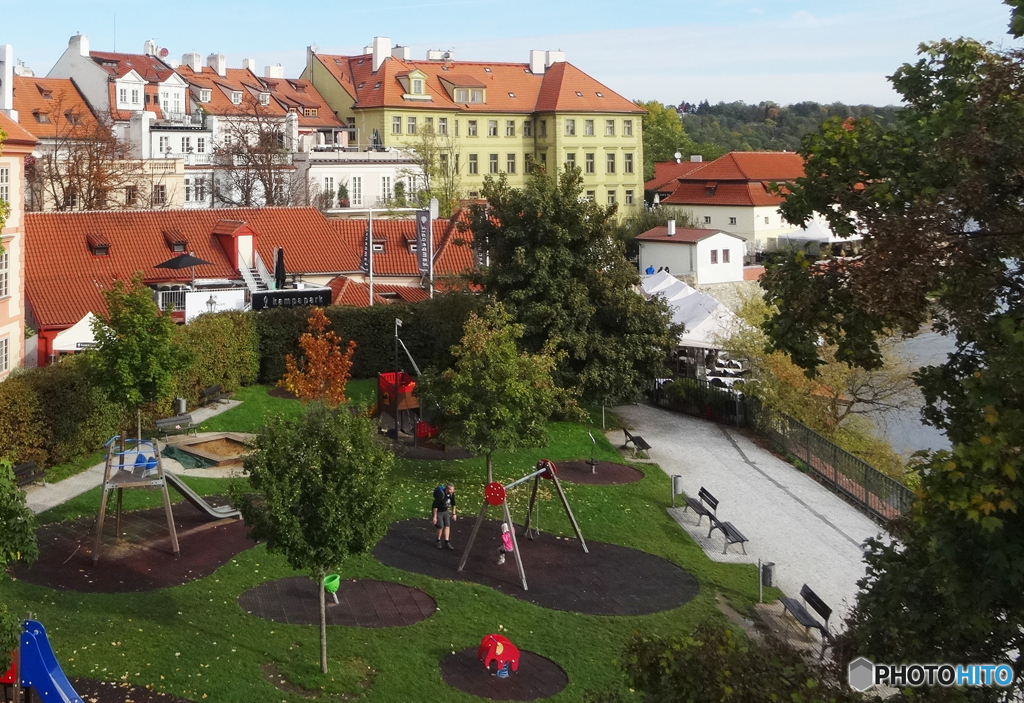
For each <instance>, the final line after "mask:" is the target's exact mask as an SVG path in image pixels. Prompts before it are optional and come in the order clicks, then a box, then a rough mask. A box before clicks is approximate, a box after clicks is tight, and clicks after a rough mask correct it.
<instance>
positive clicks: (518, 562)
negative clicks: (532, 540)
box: [501, 500, 530, 591]
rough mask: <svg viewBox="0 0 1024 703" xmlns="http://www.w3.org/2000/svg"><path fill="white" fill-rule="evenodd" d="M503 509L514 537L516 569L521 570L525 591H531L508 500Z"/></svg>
mask: <svg viewBox="0 0 1024 703" xmlns="http://www.w3.org/2000/svg"><path fill="white" fill-rule="evenodd" d="M501 507H503V508H504V509H505V524H507V525H508V531H509V534H510V535H512V550H513V551H514V552H515V555H516V568H517V569H519V578H520V579H521V580H522V582H523V590H524V591H529V590H530V589H529V587H527V585H526V571H524V570H523V557H522V556H521V555H520V554H519V540H517V539H516V528H515V525H513V524H512V515H511V514H510V513H509V511H508V501H507V500H506V501H505V502H504V503H502V504H501Z"/></svg>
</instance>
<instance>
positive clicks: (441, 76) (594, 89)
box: [316, 54, 644, 113]
mask: <svg viewBox="0 0 1024 703" xmlns="http://www.w3.org/2000/svg"><path fill="white" fill-rule="evenodd" d="M316 58H317V60H319V61H320V63H321V64H323V66H324V67H325V68H326V69H327V70H328V71H329V72H330V73H331V74H332V75H333V76H334V77H335V79H336V80H337V81H338V82H339V83H340V84H341V86H342V87H343V88H344V89H345V90H346V91H347V92H348V93H349V95H350V96H351V97H352V100H353V102H354V103H355V105H354V107H355V108H356V109H360V108H373V107H407V108H408V107H415V108H417V109H430V108H436V109H443V110H458V111H461V112H522V113H532V112H544V111H554V110H560V111H576V112H627V113H643V112H644V109H643V108H641V107H639V106H638V105H636V104H635V103H633V102H632V101H630V100H627V99H626V98H624V97H622V96H621V95H619V94H618V93H616V92H615V91H613V90H612V89H610V88H608V87H606V86H604V85H602V84H601V83H599V82H598V81H596V80H595V79H593V78H591V77H590V76H588V75H587V74H585V73H584V72H583V71H581V70H580V69H578V68H576V67H575V66H573V65H572V64H570V63H566V62H560V63H555V64H552V66H551V67H550V68H548V69H547V71H545V72H544V74H543V75H534V74H533V73H532V72H530V67H529V64H526V63H499V62H483V61H447V62H444V61H401V60H399V59H396V58H394V57H390V56H389V57H387V58H386V59H385V60H384V62H383V63H382V64H381V66H380V67H379V68H378V69H377V71H374V70H373V57H372V56H371V55H370V54H363V55H360V56H334V55H327V54H317V55H316ZM414 70H418V71H421V72H423V73H424V74H425V75H426V80H425V86H424V91H425V92H424V94H425V95H429V96H430V97H431V100H429V101H428V100H406V99H405V98H404V97H403V95H404V94H405V87H404V86H403V85H402V82H401V81H400V80H399V78H400V77H405V76H406V75H408V73H409V72H410V71H414ZM446 83H447V84H448V85H446ZM454 87H467V88H480V87H483V88H486V90H487V95H486V102H485V103H466V102H458V103H457V102H455V99H454V98H455V95H454V93H451V92H449V90H450V89H453V88H454ZM577 93H579V94H577Z"/></svg>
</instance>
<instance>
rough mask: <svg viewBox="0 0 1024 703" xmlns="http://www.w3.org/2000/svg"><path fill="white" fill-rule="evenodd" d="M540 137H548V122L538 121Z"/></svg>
mask: <svg viewBox="0 0 1024 703" xmlns="http://www.w3.org/2000/svg"><path fill="white" fill-rule="evenodd" d="M540 136H542V137H546V136H548V121H547V120H541V121H540Z"/></svg>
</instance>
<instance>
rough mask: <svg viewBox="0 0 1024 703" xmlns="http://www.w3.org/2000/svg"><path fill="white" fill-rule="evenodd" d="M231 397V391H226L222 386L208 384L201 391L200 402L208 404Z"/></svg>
mask: <svg viewBox="0 0 1024 703" xmlns="http://www.w3.org/2000/svg"><path fill="white" fill-rule="evenodd" d="M230 397H231V393H229V392H226V391H225V390H224V389H223V388H221V387H220V386H207V387H206V388H204V389H203V390H202V391H201V392H200V393H199V404H200V405H208V404H209V403H213V402H219V401H221V400H224V399H226V398H230Z"/></svg>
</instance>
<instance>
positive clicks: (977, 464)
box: [764, 39, 1024, 699]
mask: <svg viewBox="0 0 1024 703" xmlns="http://www.w3.org/2000/svg"><path fill="white" fill-rule="evenodd" d="M891 80H892V83H893V85H894V86H895V88H896V89H897V90H898V91H899V92H900V93H901V94H902V95H903V97H904V101H905V107H904V108H903V109H901V110H900V111H899V113H898V114H897V117H896V120H895V121H894V123H892V124H891V125H889V126H887V127H885V128H882V127H880V126H878V125H877V124H875V123H874V122H872V121H870V120H866V119H861V120H847V121H844V122H840V121H838V120H835V121H832V122H829V123H826V124H825V125H824V126H823V127H822V129H821V130H820V131H819V132H817V133H815V134H813V135H810V136H808V137H807V138H806V139H805V141H804V144H803V150H802V151H803V154H804V156H805V157H806V159H807V168H806V173H807V176H806V177H804V178H801V179H798V180H797V182H796V183H794V184H793V185H792V186H790V190H791V192H790V193H789V195H788V197H787V199H786V202H785V203H784V204H783V206H782V210H783V212H784V214H785V216H786V218H787V219H788V220H789V221H790V222H801V221H804V220H806V219H808V218H809V217H810V216H811V215H812V213H813V212H819V213H822V214H824V215H825V216H826V217H827V218H828V219H829V221H830V223H831V225H832V228H833V229H834V230H835V231H836V232H837V233H839V234H841V235H850V234H852V233H854V232H859V233H862V234H863V236H864V247H863V255H862V256H860V257H858V258H857V259H854V260H844V259H838V260H826V261H822V262H816V263H811V262H809V261H807V260H800V259H799V258H795V259H792V260H790V261H789V262H787V263H786V264H785V265H783V266H781V267H780V268H778V269H777V270H775V271H773V272H770V273H769V275H768V276H766V278H765V279H764V286H765V288H766V290H767V294H768V297H769V299H770V300H771V302H772V303H774V304H775V305H776V306H777V308H778V310H779V314H778V315H776V316H775V317H774V318H772V321H771V323H770V324H769V326H768V328H767V331H768V333H769V335H770V337H771V338H772V341H773V343H774V344H775V345H776V346H777V347H778V348H781V349H784V350H786V351H789V352H790V353H791V354H792V356H793V358H794V360H796V361H798V362H799V363H801V365H803V366H805V367H808V368H809V369H812V370H813V369H815V368H817V367H818V366H819V365H820V364H821V363H822V362H823V358H822V356H821V350H822V349H823V348H824V346H823V345H820V344H819V343H818V342H819V339H820V340H824V341H825V342H826V344H831V345H834V346H835V349H836V350H837V352H836V353H837V357H838V358H840V359H843V360H847V361H850V362H851V363H856V364H859V365H862V366H865V367H868V368H872V367H877V366H878V365H879V363H880V361H881V353H880V348H879V344H878V341H877V339H878V334H879V333H880V332H884V331H888V330H900V329H902V330H905V331H912V330H915V329H916V328H917V327H918V325H919V324H920V323H921V322H922V321H923V320H924V319H925V317H926V315H927V314H929V313H933V314H935V315H936V318H937V320H938V324H939V326H940V329H942V330H944V331H945V332H946V333H948V334H953V335H955V336H956V339H957V346H956V351H955V352H954V353H953V354H952V355H951V356H950V358H949V361H948V362H947V363H946V364H944V365H942V366H938V367H931V368H926V369H924V370H922V371H921V372H920V373H919V374H918V375H917V381H918V383H919V385H920V386H921V389H922V391H923V393H924V396H925V401H926V408H925V412H924V416H925V421H926V422H928V423H930V424H932V425H935V426H936V427H939V428H941V429H943V430H944V431H945V432H946V434H947V436H948V437H949V439H950V441H951V443H952V445H953V448H952V451H951V452H945V451H942V452H935V453H933V454H932V455H931V456H930V458H929V460H928V462H927V464H926V466H925V467H924V468H925V471H924V473H923V478H922V484H921V490H920V500H919V502H918V506H917V509H916V510H915V514H914V517H913V520H912V521H911V522H909V523H908V524H905V525H902V526H899V528H898V529H897V535H898V536H899V537H900V538H901V539H900V541H899V542H897V543H895V544H892V545H884V544H873V545H872V549H871V551H869V553H868V555H867V556H868V564H869V572H868V578H867V579H866V580H865V581H864V582H863V583H862V589H863V592H862V594H861V597H860V599H859V601H858V606H857V616H856V618H855V619H854V621H853V624H854V627H853V629H852V636H853V638H854V641H855V642H856V643H858V644H859V645H860V647H861V649H860V650H859V651H860V653H863V654H870V655H875V656H877V657H879V658H880V659H881V660H892V661H958V662H959V661H1007V660H1008V659H1009V660H1010V661H1012V663H1013V664H1014V666H1015V667H1017V671H1018V673H1019V671H1020V669H1019V666H1020V653H1021V651H1022V650H1024V630H1022V628H1021V623H1022V622H1024V455H1022V452H1021V447H1022V446H1024V412H1022V410H1021V408H1024V170H1022V169H1021V164H1022V163H1024V132H1021V130H1020V127H1019V126H1020V124H1021V123H1022V120H1024V52H1022V51H1020V50H1017V49H1012V50H996V49H993V48H992V47H990V46H988V45H983V44H979V43H978V42H974V41H971V40H966V39H961V40H956V41H940V42H936V43H933V44H927V45H923V46H922V47H921V58H920V60H919V61H917V62H916V63H914V64H907V65H904V66H902V67H900V68H899V69H898V70H897V71H896V72H895V73H894V75H893V76H892V78H891ZM922 574H925V575H924V576H922ZM981 623H985V624H981ZM1016 685H1017V687H1018V689H1017V690H1018V691H1020V690H1022V688H1024V686H1022V684H1021V680H1020V678H1019V677H1018V679H1017V684H1016ZM979 696H982V697H984V698H990V699H995V698H998V697H999V696H1000V692H999V691H993V690H992V689H988V690H987V691H983V692H981V693H979Z"/></svg>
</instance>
